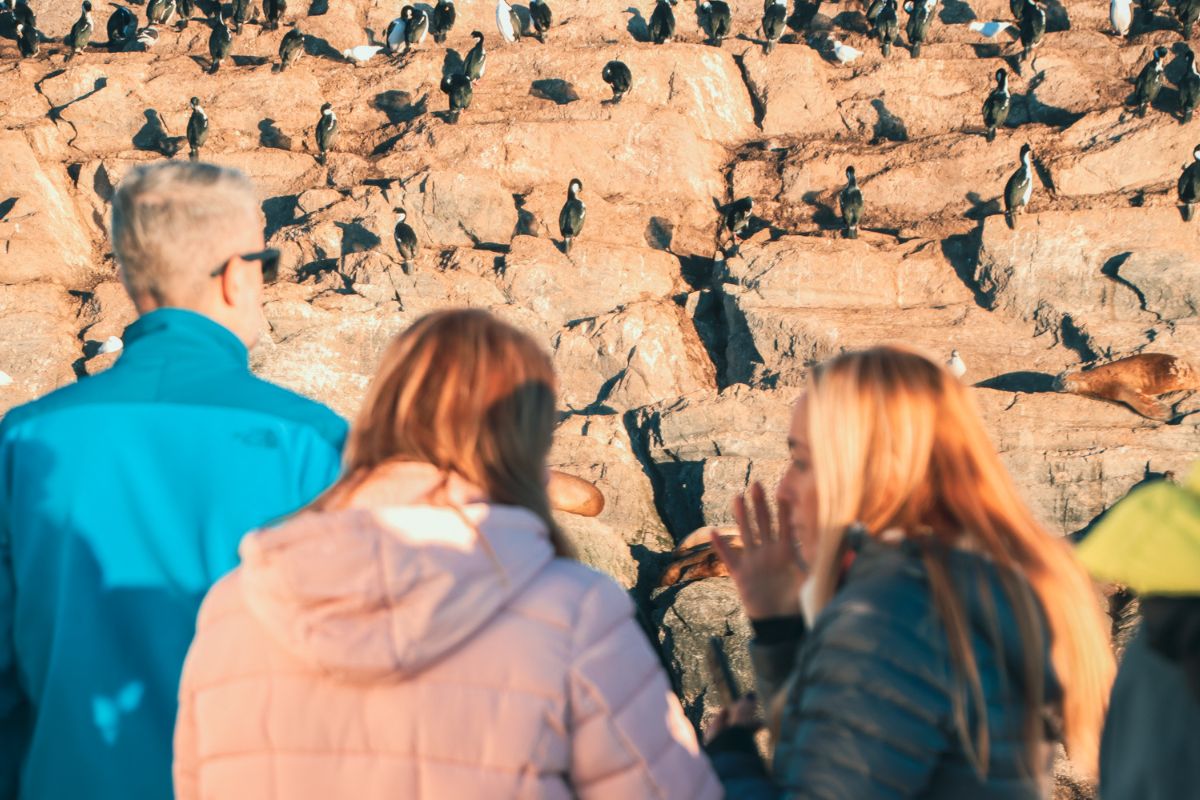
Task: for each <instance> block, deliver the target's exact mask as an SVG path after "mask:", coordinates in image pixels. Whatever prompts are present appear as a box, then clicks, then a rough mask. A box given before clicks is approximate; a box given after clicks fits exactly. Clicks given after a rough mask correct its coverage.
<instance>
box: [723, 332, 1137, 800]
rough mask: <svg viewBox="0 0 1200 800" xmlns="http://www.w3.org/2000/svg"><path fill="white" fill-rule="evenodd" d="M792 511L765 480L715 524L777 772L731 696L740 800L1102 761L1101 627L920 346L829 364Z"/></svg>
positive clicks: (1043, 776)
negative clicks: (724, 533) (773, 503)
mask: <svg viewBox="0 0 1200 800" xmlns="http://www.w3.org/2000/svg"><path fill="white" fill-rule="evenodd" d="M788 447H789V450H790V454H791V464H790V466H789V467H788V469H787V471H786V472H785V473H784V475H783V478H782V480H781V482H780V485H779V490H778V494H777V501H778V506H779V519H778V520H774V519H772V514H771V511H770V509H769V506H768V505H767V502H766V499H765V496H764V494H763V491H762V488H761V486H758V485H755V486H753V487H752V489H751V492H750V500H751V503H750V507H749V508H747V504H746V502H745V500H744V499H743V498H740V497H739V498H737V499H736V500H735V503H734V512H735V516H736V518H737V520H738V525H739V528H740V531H741V538H742V540H743V548H742V549H740V550H735V549H732V548H731V547H730V545H729V544H727V543H726V542H725V541H724V540H723V539H720V538H719V537H714V547H715V548H716V549H717V550H718V552H719V553H720V554H721V556H722V558H723V559H724V561H725V562H726V564H727V565H728V567H729V571H730V574H731V576H732V577H733V580H734V582H735V584H736V585H737V588H738V591H739V593H740V595H741V598H742V603H743V606H744V608H745V611H746V613H747V615H748V616H749V617H750V620H751V622H752V623H753V626H754V630H755V639H754V641H753V642H752V645H751V650H752V659H753V662H754V665H755V669H756V672H757V677H758V682H759V691H758V695H759V697H760V698H762V700H763V703H764V704H765V706H766V709H767V713H766V716H767V723H768V726H769V727H770V729H771V732H772V734H773V741H774V759H773V762H772V767H771V769H770V770H769V771H768V770H767V769H766V768H765V767H764V766H763V764H762V762H761V761H760V760H759V759H758V757H757V754H756V753H755V751H754V750H753V749H752V740H751V737H750V736H749V735H748V730H749V728H748V727H747V726H746V725H745V724H743V725H740V726H739V725H728V724H726V723H727V722H728V720H729V718H730V717H733V721H734V722H735V723H736V722H738V721H742V722H743V723H744V721H745V720H746V718H747V713H746V709H745V708H742V707H741V706H735V707H734V708H733V709H732V710H730V711H728V712H726V713H724V714H723V715H722V716H723V717H724V719H722V718H718V722H717V724H716V726H715V731H714V733H715V736H714V737H713V738H712V740H711V743H710V745H709V748H710V753H712V755H713V757H714V762H715V766H716V768H717V772H718V774H720V775H721V777H722V779H723V780H724V781H725V784H726V786H727V787H728V788H729V796H730V797H731V798H743V797H746V798H749V797H756V798H757V797H762V798H776V797H786V798H855V799H856V800H858V799H863V800H865V799H866V798H872V799H874V798H910V797H921V798H947V800H949V799H950V798H954V799H955V800H958V799H960V798H972V800H1016V799H1017V798H1039V797H1048V796H1049V792H1050V789H1051V788H1052V777H1051V767H1052V759H1053V741H1054V739H1055V738H1057V737H1056V735H1055V731H1056V729H1060V730H1061V732H1062V734H1063V737H1064V739H1065V743H1066V746H1067V750H1068V753H1069V754H1070V756H1071V758H1072V759H1074V761H1075V762H1076V764H1078V765H1079V766H1080V767H1081V768H1082V769H1084V770H1087V771H1090V772H1091V773H1093V774H1094V773H1095V770H1096V768H1097V756H1098V749H1099V744H1100V729H1101V724H1102V722H1103V719H1104V710H1105V699H1106V698H1107V696H1108V690H1109V686H1110V685H1111V682H1112V675H1113V669H1114V668H1113V660H1112V655H1111V653H1110V651H1109V647H1108V636H1107V628H1106V623H1105V620H1104V617H1103V614H1102V612H1101V610H1100V607H1099V603H1098V600H1097V596H1096V594H1095V592H1094V590H1093V587H1092V585H1091V582H1090V580H1089V578H1088V576H1087V573H1086V572H1085V571H1084V570H1083V568H1082V567H1081V566H1080V565H1079V564H1078V562H1077V561H1076V559H1075V556H1074V555H1073V554H1072V552H1071V550H1070V549H1069V547H1068V545H1067V543H1066V542H1064V541H1062V540H1060V539H1057V538H1055V537H1054V536H1052V535H1050V534H1049V533H1048V532H1047V531H1045V530H1044V529H1043V528H1042V527H1041V526H1040V525H1038V523H1037V522H1036V521H1035V520H1034V518H1033V516H1032V514H1031V513H1030V512H1029V510H1028V508H1027V507H1026V505H1025V504H1024V503H1023V502H1022V501H1021V499H1020V497H1019V495H1018V493H1017V491H1016V489H1015V487H1014V486H1013V484H1012V481H1011V480H1010V478H1009V476H1008V475H1007V473H1006V471H1005V469H1004V467H1003V465H1002V464H1001V461H1000V459H999V457H998V455H997V454H996V451H995V449H994V448H993V447H992V446H991V444H990V443H989V442H988V438H987V434H986V432H985V430H984V426H983V422H982V420H981V418H980V416H979V413H978V412H977V411H976V410H975V408H974V407H973V404H972V403H971V400H970V398H969V396H968V393H967V389H965V388H964V387H963V386H962V384H961V383H960V382H959V381H958V380H957V379H955V378H954V377H953V376H952V375H950V374H949V373H948V372H947V371H946V370H944V369H943V368H942V367H940V366H938V365H937V364H936V363H934V362H933V361H931V360H929V359H927V358H925V357H923V356H921V355H919V354H917V353H915V352H913V351H909V350H905V349H901V348H897V347H879V348H875V349H871V350H865V351H861V352H852V353H846V354H843V355H841V356H838V357H836V358H834V359H832V360H830V361H828V362H826V363H824V364H821V365H819V366H818V367H816V368H815V369H814V370H813V371H812V374H811V377H810V379H809V382H808V385H807V388H806V391H805V392H804V393H803V395H802V396H801V398H800V399H799V401H798V403H797V404H796V407H795V412H794V415H793V418H792V424H791V430H790V433H789V438H788Z"/></svg>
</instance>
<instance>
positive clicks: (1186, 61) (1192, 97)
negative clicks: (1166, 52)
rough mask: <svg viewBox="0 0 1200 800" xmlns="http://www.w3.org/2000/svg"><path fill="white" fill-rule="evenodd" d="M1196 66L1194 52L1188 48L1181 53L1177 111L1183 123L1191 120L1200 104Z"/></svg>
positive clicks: (1199, 75)
mask: <svg viewBox="0 0 1200 800" xmlns="http://www.w3.org/2000/svg"><path fill="white" fill-rule="evenodd" d="M1196 67H1197V65H1196V54H1195V52H1193V51H1192V50H1191V49H1188V51H1187V52H1186V53H1184V54H1183V77H1182V78H1180V79H1179V113H1180V114H1181V115H1182V118H1183V121H1184V122H1185V123H1188V122H1191V121H1192V114H1193V113H1195V111H1196V106H1198V105H1200V69H1197V68H1196Z"/></svg>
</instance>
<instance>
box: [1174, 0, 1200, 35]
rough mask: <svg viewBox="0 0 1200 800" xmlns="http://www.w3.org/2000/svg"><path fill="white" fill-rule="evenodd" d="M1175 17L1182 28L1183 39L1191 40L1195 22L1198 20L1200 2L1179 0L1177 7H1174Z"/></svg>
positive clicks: (1197, 0)
mask: <svg viewBox="0 0 1200 800" xmlns="http://www.w3.org/2000/svg"><path fill="white" fill-rule="evenodd" d="M1175 15H1176V16H1177V17H1178V18H1179V24H1180V25H1182V26H1183V38H1184V39H1191V38H1192V29H1193V28H1194V27H1195V25H1196V20H1197V19H1200V0H1180V2H1179V5H1177V6H1175Z"/></svg>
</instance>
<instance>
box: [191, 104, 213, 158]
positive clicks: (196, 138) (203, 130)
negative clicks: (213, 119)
mask: <svg viewBox="0 0 1200 800" xmlns="http://www.w3.org/2000/svg"><path fill="white" fill-rule="evenodd" d="M191 103H192V116H191V117H190V118H189V119H188V124H187V140H188V147H189V148H191V152H190V153H189V154H188V157H189V158H191V160H192V161H196V160H198V159H199V158H200V148H201V147H203V146H204V143H205V142H207V141H208V114H205V113H204V108H203V107H202V106H201V105H200V98H199V97H193V98H192V100H191Z"/></svg>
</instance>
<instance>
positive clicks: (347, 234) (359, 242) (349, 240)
mask: <svg viewBox="0 0 1200 800" xmlns="http://www.w3.org/2000/svg"><path fill="white" fill-rule="evenodd" d="M333 224H334V225H336V226H337V227H338V229H339V230H341V232H342V255H343V256H348V255H350V254H351V253H366V252H368V251H371V250H374V249H375V248H377V247H379V246H380V245H381V244H383V242H382V241H381V240H380V238H379V237H378V236H376V235H375V233H374V232H372V231H370V230H368V229H367V228H365V227H364V226H363V225H362V223H359V222H335V223H333Z"/></svg>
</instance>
